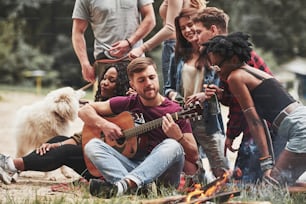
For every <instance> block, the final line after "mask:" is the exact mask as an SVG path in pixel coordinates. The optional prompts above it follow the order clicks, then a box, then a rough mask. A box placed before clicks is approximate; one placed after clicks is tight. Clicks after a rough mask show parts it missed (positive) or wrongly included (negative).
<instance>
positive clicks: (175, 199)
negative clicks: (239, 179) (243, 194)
mask: <svg viewBox="0 0 306 204" xmlns="http://www.w3.org/2000/svg"><path fill="white" fill-rule="evenodd" d="M229 178H230V175H229V173H228V172H225V173H224V174H223V175H222V176H221V177H218V178H217V179H215V180H214V181H212V182H211V183H208V184H207V185H205V186H203V187H202V186H201V184H194V186H193V190H192V191H191V192H189V193H188V194H187V195H179V196H171V197H166V198H161V199H158V200H155V201H151V202H146V204H151V203H152V204H153V203H176V204H200V203H205V202H208V201H213V202H216V203H222V202H226V201H228V200H229V199H231V198H233V197H235V196H239V195H240V191H229V192H224V191H222V189H223V187H224V186H225V184H226V183H227V182H228V180H229Z"/></svg>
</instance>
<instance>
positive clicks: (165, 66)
mask: <svg viewBox="0 0 306 204" xmlns="http://www.w3.org/2000/svg"><path fill="white" fill-rule="evenodd" d="M175 43H176V41H175V40H174V39H170V40H165V41H164V42H163V47H162V71H163V87H165V85H166V84H167V81H168V72H169V69H170V58H171V55H172V53H174V48H175ZM164 92H165V90H164Z"/></svg>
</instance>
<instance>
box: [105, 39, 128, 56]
mask: <svg viewBox="0 0 306 204" xmlns="http://www.w3.org/2000/svg"><path fill="white" fill-rule="evenodd" d="M129 50H130V46H129V43H128V42H127V41H126V40H120V41H117V42H115V43H113V44H112V47H111V48H110V49H109V54H110V55H111V56H113V57H116V58H121V57H123V56H124V55H125V54H126V53H127V52H128V51H129Z"/></svg>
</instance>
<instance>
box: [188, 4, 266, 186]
mask: <svg viewBox="0 0 306 204" xmlns="http://www.w3.org/2000/svg"><path fill="white" fill-rule="evenodd" d="M229 19H230V18H229V16H228V15H227V14H226V13H225V12H224V11H223V10H222V9H218V8H216V7H206V8H205V9H203V10H202V11H200V12H199V13H198V15H197V16H196V17H195V18H194V19H193V21H194V23H195V26H196V33H197V34H198V39H199V40H198V43H199V44H200V45H202V44H203V43H206V42H207V41H208V40H210V39H211V38H213V37H214V36H216V35H227V34H228V22H229ZM248 64H249V65H251V66H253V67H254V68H257V69H260V70H262V71H264V72H267V73H269V74H271V71H270V69H269V68H268V67H267V65H266V64H265V63H264V61H263V59H262V58H260V57H259V56H258V55H257V54H256V53H255V52H254V51H252V52H251V59H250V60H249V62H248ZM222 82H223V86H224V87H222V88H223V89H224V91H223V92H222V94H221V95H222V97H220V98H219V99H220V100H221V103H222V104H223V105H226V106H228V107H229V114H228V118H229V120H228V122H227V130H226V140H225V147H224V150H223V147H220V148H222V149H219V151H224V154H225V155H226V150H227V149H229V150H230V151H237V150H236V149H233V148H232V143H233V140H234V139H235V138H236V137H238V136H239V135H240V133H241V132H243V138H242V142H241V145H240V148H239V151H238V156H237V159H236V163H235V168H236V169H239V170H240V171H238V172H242V175H236V174H235V172H234V177H235V178H236V179H239V180H242V181H244V182H256V181H257V180H258V179H259V178H261V176H262V171H261V169H260V164H259V160H258V159H259V151H258V148H257V146H256V144H255V142H254V139H253V137H252V135H251V134H250V130H249V127H248V125H247V122H246V120H245V118H244V116H243V113H242V110H241V108H240V105H239V103H238V102H237V100H236V98H235V97H234V96H233V95H232V94H231V92H230V91H229V88H228V84H227V83H226V82H225V81H222Z"/></svg>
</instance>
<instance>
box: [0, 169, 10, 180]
mask: <svg viewBox="0 0 306 204" xmlns="http://www.w3.org/2000/svg"><path fill="white" fill-rule="evenodd" d="M0 180H1V181H2V182H3V183H5V184H11V181H12V178H11V177H10V175H9V174H8V173H7V172H5V171H4V170H3V169H2V168H1V167H0Z"/></svg>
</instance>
